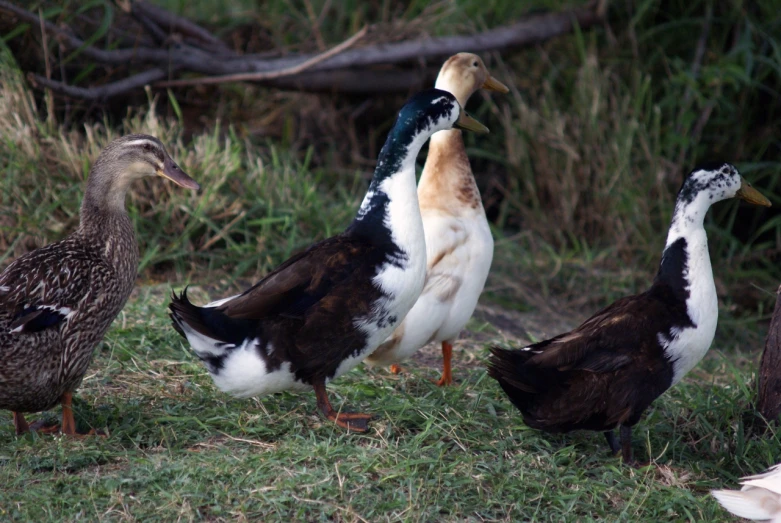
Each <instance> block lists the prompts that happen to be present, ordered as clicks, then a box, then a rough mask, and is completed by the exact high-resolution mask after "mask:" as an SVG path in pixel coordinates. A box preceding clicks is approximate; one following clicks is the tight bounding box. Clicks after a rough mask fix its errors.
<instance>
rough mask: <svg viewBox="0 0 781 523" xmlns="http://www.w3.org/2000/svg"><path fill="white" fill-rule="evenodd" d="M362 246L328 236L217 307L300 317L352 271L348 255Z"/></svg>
mask: <svg viewBox="0 0 781 523" xmlns="http://www.w3.org/2000/svg"><path fill="white" fill-rule="evenodd" d="M362 250H365V246H363V245H361V244H359V243H357V242H354V241H350V238H349V237H345V236H344V235H340V236H335V237H332V238H328V239H326V240H324V241H322V242H320V243H317V244H315V245H313V246H312V247H310V248H309V249H307V250H305V251H303V252H301V253H299V254H297V255H295V256H293V257H291V258H290V259H288V260H287V261H285V262H284V263H283V264H282V265H280V266H279V267H277V268H276V269H275V270H274V271H273V272H271V273H269V274H268V275H267V276H266V277H265V278H263V279H262V280H261V281H259V282H258V283H257V284H255V285H254V286H253V287H251V288H250V289H248V290H247V291H245V292H244V293H242V294H241V295H240V296H239V297H237V298H235V299H233V300H231V301H229V302H228V303H226V304H225V305H223V306H221V307H218V308H217V309H218V310H220V311H222V312H223V313H225V314H226V315H228V316H230V317H231V318H236V319H254V320H259V319H263V318H268V317H270V316H286V317H293V318H295V317H301V316H302V315H303V314H304V312H305V311H306V310H308V309H309V308H310V307H311V306H312V305H314V304H316V303H318V302H319V301H320V300H322V299H323V298H324V297H325V296H326V295H327V294H328V293H329V291H330V290H331V288H332V287H333V286H334V285H338V284H339V283H340V282H341V281H344V280H345V279H346V278H347V277H349V276H350V275H351V274H352V273H353V271H352V269H353V267H352V265H351V264H350V260H351V259H356V257H358V256H360V255H361V252H360V251H362Z"/></svg>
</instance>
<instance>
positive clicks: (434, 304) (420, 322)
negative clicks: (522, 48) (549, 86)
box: [366, 53, 509, 386]
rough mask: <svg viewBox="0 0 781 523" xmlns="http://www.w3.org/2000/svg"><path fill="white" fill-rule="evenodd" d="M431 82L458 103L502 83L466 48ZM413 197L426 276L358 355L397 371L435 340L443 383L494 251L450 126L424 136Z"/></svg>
mask: <svg viewBox="0 0 781 523" xmlns="http://www.w3.org/2000/svg"><path fill="white" fill-rule="evenodd" d="M436 87H437V88H438V89H444V90H445V91H448V92H450V93H453V95H454V96H455V97H456V99H458V103H459V104H461V106H466V102H467V101H468V100H469V98H470V97H471V96H472V95H473V94H474V93H475V92H477V91H478V90H480V89H485V90H488V91H495V92H500V93H506V92H508V91H509V89H508V88H507V87H506V86H505V85H504V84H503V83H501V82H500V81H499V80H497V79H495V78H494V77H493V76H491V74H490V73H489V72H488V69H487V68H486V67H485V64H484V63H483V61H482V60H481V59H480V57H479V56H477V55H475V54H472V53H458V54H457V55H454V56H451V57H450V58H449V59H448V60H447V61H446V62H445V64H444V65H443V66H442V69H441V70H440V72H439V76H438V77H437V83H436ZM418 200H419V202H420V214H421V217H422V218H423V231H424V234H425V236H426V260H427V261H426V284H425V286H424V287H423V292H422V293H421V295H420V297H419V298H418V300H417V301H416V302H415V306H414V307H413V308H412V310H410V312H409V314H407V316H406V317H405V318H404V321H403V322H402V323H401V324H400V325H399V326H398V327H396V330H394V331H393V333H392V334H391V335H390V336H389V337H388V339H387V340H385V342H383V344H382V345H380V346H379V347H378V348H377V350H376V351H374V352H373V353H372V354H371V355H369V357H368V358H366V362H367V363H369V364H370V365H390V366H391V372H393V373H394V374H397V373H399V372H400V370H401V368H400V367H399V365H398V364H399V362H401V361H403V360H405V359H407V358H409V357H410V356H412V355H413V354H415V352H416V351H417V350H418V349H420V348H421V347H423V346H424V345H426V344H427V343H430V342H435V343H440V344H441V345H442V377H441V378H440V379H439V381H438V382H437V384H438V385H440V386H443V385H450V384H452V383H453V373H452V370H451V358H452V354H453V343H454V342H455V340H456V339H457V338H458V336H459V334H460V333H461V329H463V328H464V325H466V323H467V322H468V321H469V318H471V317H472V313H473V312H474V310H475V307H476V306H477V300H478V298H479V297H480V293H481V292H482V291H483V286H484V285H485V280H486V278H488V271H489V269H490V268H491V260H492V259H493V254H494V240H493V238H492V237H491V229H490V227H489V226H488V220H487V219H486V217H485V210H484V209H483V202H482V200H481V199H480V191H479V190H478V188H477V183H476V182H475V177H474V175H473V174H472V167H471V166H470V164H469V158H468V157H467V155H466V148H465V147H464V139H463V137H462V136H461V131H459V130H458V129H449V130H445V131H439V132H438V133H435V134H434V135H433V136H432V137H431V143H430V144H429V149H428V157H427V158H426V165H425V166H424V167H423V174H421V176H420V183H419V184H418Z"/></svg>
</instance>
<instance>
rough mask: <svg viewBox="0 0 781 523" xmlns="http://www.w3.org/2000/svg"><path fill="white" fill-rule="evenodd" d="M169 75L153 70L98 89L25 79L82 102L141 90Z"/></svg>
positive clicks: (162, 71) (43, 79)
mask: <svg viewBox="0 0 781 523" xmlns="http://www.w3.org/2000/svg"><path fill="white" fill-rule="evenodd" d="M169 73H170V71H167V70H163V69H157V68H155V69H150V70H148V71H144V72H143V73H138V74H135V75H133V76H128V77H127V78H123V79H122V80H118V81H116V82H111V83H108V84H104V85H101V86H98V87H78V86H75V85H66V84H64V83H62V82H57V81H55V80H48V79H46V78H44V77H43V76H40V75H37V74H33V73H29V74H28V75H27V78H28V79H29V80H30V81H31V82H32V84H33V85H36V86H39V87H44V88H48V89H51V90H52V91H54V92H55V93H58V94H64V95H65V96H70V97H71V98H80V99H82V100H107V99H109V98H112V97H114V96H118V95H121V94H124V93H127V92H128V91H132V90H134V89H141V88H143V87H144V86H145V85H149V84H151V83H153V82H156V81H157V80H161V79H163V78H165V77H166V76H167V75H168V74H169Z"/></svg>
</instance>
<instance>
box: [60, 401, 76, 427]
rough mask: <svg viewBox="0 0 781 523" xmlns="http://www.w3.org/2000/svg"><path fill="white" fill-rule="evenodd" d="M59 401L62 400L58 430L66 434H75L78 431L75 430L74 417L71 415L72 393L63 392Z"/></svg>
mask: <svg viewBox="0 0 781 523" xmlns="http://www.w3.org/2000/svg"><path fill="white" fill-rule="evenodd" d="M60 401H61V402H62V428H61V429H60V431H61V432H62V433H63V434H67V435H68V436H75V435H76V434H78V432H76V419H75V418H74V417H73V406H72V402H73V393H71V392H66V393H64V394H63V395H62V398H61V399H60Z"/></svg>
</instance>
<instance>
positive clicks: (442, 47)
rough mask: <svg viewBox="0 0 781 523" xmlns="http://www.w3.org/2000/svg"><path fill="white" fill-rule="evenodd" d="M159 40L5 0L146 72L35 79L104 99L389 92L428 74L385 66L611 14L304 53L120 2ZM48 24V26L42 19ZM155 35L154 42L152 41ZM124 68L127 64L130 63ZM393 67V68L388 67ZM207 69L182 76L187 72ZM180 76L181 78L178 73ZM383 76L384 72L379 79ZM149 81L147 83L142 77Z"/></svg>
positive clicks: (588, 9) (481, 48) (98, 57)
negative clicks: (246, 43) (244, 43)
mask: <svg viewBox="0 0 781 523" xmlns="http://www.w3.org/2000/svg"><path fill="white" fill-rule="evenodd" d="M117 3H118V5H120V8H121V9H122V10H123V11H124V12H125V13H128V14H131V15H132V16H133V19H134V20H135V22H136V23H138V24H139V25H140V26H141V28H142V29H143V30H144V31H145V32H146V33H148V34H149V35H150V36H151V38H152V39H153V40H154V41H155V42H158V43H159V44H160V45H161V46H165V47H164V48H153V47H149V46H134V47H132V48H122V49H110V50H104V49H99V48H97V47H95V46H94V45H87V44H86V42H85V41H84V40H82V39H81V38H79V37H78V36H76V35H75V32H74V31H73V30H72V29H70V28H68V27H64V26H58V25H55V24H53V23H51V22H49V21H43V22H42V23H41V21H40V20H39V17H38V15H36V14H34V13H31V12H30V11H27V10H25V9H24V8H21V7H18V6H16V5H14V4H11V3H10V2H8V1H7V0H0V12H5V13H10V14H11V15H13V16H14V17H16V18H17V19H18V20H19V21H23V22H28V23H30V24H31V29H32V28H38V27H40V28H41V29H39V30H42V31H45V32H46V33H47V34H49V35H50V36H53V37H55V38H56V39H57V41H58V42H59V43H60V45H62V46H63V47H65V48H68V49H70V50H72V51H75V50H78V51H79V53H81V54H82V55H84V56H85V57H87V58H90V59H91V60H93V61H94V62H95V63H97V64H102V65H105V66H118V67H119V66H122V67H124V68H127V66H132V67H134V68H143V69H145V70H144V71H143V72H140V73H138V72H135V73H134V72H132V71H129V72H128V74H129V75H130V76H128V77H127V78H124V79H122V80H119V81H114V82H111V83H108V84H105V85H102V86H94V87H78V86H72V85H67V84H65V83H63V82H61V81H57V80H52V79H46V78H43V77H42V76H40V75H35V74H31V75H30V76H29V77H30V78H31V79H32V80H33V81H34V83H35V85H37V86H40V87H45V88H49V89H51V90H52V91H54V92H56V93H59V94H62V95H66V96H69V97H72V98H81V99H87V100H104V99H107V98H111V97H115V96H120V95H123V94H126V93H128V92H130V91H133V90H137V89H140V88H143V87H144V85H147V84H149V83H153V82H156V81H160V80H164V79H166V81H164V82H159V83H157V84H153V86H154V87H169V86H181V85H194V84H214V83H224V82H237V81H252V82H255V83H261V84H264V85H269V86H275V87H280V88H286V89H289V88H295V89H298V90H304V91H323V90H332V91H344V92H361V93H372V92H388V91H390V90H394V91H404V90H407V89H409V88H410V87H411V86H415V85H417V84H418V83H419V82H420V81H421V77H422V76H423V74H421V73H416V72H414V71H410V70H409V69H407V70H404V71H403V72H399V71H395V72H394V73H395V74H397V75H399V76H400V78H397V79H394V80H392V81H390V79H389V76H390V75H389V74H388V73H387V72H383V71H378V70H377V69H376V68H377V66H388V65H393V66H398V65H401V64H410V63H415V62H425V61H427V60H433V59H439V58H442V57H445V56H449V55H452V54H455V53H457V52H460V51H470V52H475V53H481V52H488V51H504V50H508V49H512V48H518V47H525V46H531V45H536V44H539V43H541V42H545V41H547V40H549V39H551V38H554V37H556V36H560V35H562V34H567V33H569V32H571V31H572V30H573V29H574V28H575V27H576V26H577V27H580V28H581V29H587V28H589V27H591V26H593V25H595V24H597V23H598V22H599V21H600V20H602V19H603V14H602V13H601V12H600V10H599V4H598V3H596V2H592V3H590V4H588V5H587V6H585V7H579V8H575V9H571V10H568V11H564V12H553V13H545V14H535V15H530V16H528V17H525V18H523V19H521V20H519V21H517V22H515V23H513V24H510V25H507V26H502V27H496V28H493V29H489V30H487V31H484V32H481V33H477V34H473V35H460V36H447V37H439V38H426V39H417V40H407V41H401V42H394V43H374V44H371V45H364V46H363V47H355V44H356V43H358V41H359V40H360V39H361V38H362V37H363V36H364V35H365V34H366V33H367V32H369V33H370V32H371V31H370V29H369V28H364V29H362V30H361V31H359V32H358V33H357V34H355V35H353V36H352V37H351V38H350V39H348V40H346V41H345V42H343V43H342V44H340V45H338V46H336V47H334V48H332V49H331V50H329V51H326V52H324V53H312V54H298V55H293V56H285V57H281V58H269V57H268V56H267V54H266V55H265V56H264V55H260V54H258V55H253V54H248V55H240V54H238V53H234V52H233V51H231V50H230V49H229V48H228V47H227V45H225V44H224V43H223V42H221V41H220V40H219V39H218V38H216V37H214V36H213V35H211V34H210V33H209V32H208V31H206V30H205V29H203V28H202V27H200V26H198V25H196V24H194V23H193V22H191V21H189V20H186V19H184V18H182V17H179V16H177V15H174V14H172V13H169V12H168V11H165V10H164V9H162V8H160V7H157V6H152V5H151V4H147V3H146V2H143V1H141V0H136V1H132V2H128V1H125V2H117ZM39 24H40V25H39ZM147 41H148V40H147ZM122 70H123V71H124V69H122ZM386 70H387V69H386ZM187 73H189V74H193V73H195V74H199V75H202V76H200V77H196V78H186V77H185V78H182V77H181V76H182V75H184V74H187ZM177 76H178V78H177ZM375 76H377V77H378V78H377V79H375ZM144 81H145V82H146V84H145V83H142V82H144Z"/></svg>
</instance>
